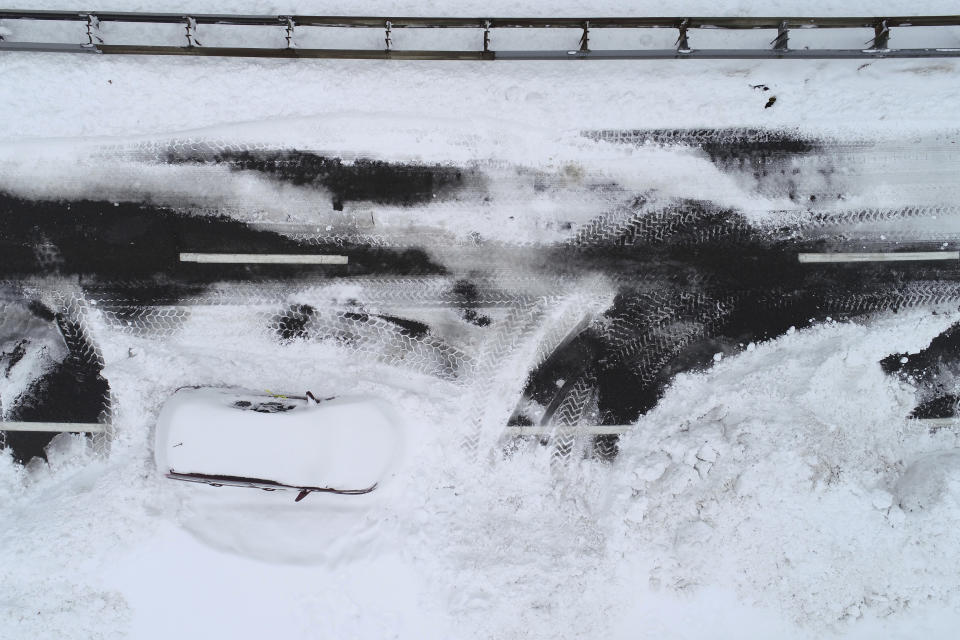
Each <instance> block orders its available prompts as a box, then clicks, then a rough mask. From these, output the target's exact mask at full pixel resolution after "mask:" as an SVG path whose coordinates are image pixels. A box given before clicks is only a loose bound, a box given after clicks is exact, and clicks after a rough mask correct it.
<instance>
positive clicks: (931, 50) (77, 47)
mask: <svg viewBox="0 0 960 640" xmlns="http://www.w3.org/2000/svg"><path fill="white" fill-rule="evenodd" d="M3 21H16V22H22V21H44V22H50V21H54V22H63V23H76V22H80V23H83V24H82V25H81V26H82V27H85V36H84V38H85V40H86V41H85V42H83V41H81V42H35V41H29V40H19V39H17V37H16V32H15V30H14V32H13V33H12V34H8V36H7V37H6V39H4V37H3V36H2V35H0V51H19V52H43V53H86V54H107V55H186V56H228V57H253V58H340V59H367V60H388V59H395V60H478V61H480V60H486V61H493V60H658V59H660V60H662V59H832V58H839V59H843V58H945V57H958V56H960V39H958V45H957V46H956V47H921V48H896V47H892V46H891V40H894V42H895V39H894V38H892V37H891V33H892V32H893V30H894V29H897V30H899V29H906V28H909V29H930V28H936V27H957V26H960V16H958V15H948V16H871V17H726V18H725V17H607V18H604V17H592V18H429V17H388V16H381V17H361V16H310V15H232V14H190V15H185V14H175V13H139V12H111V11H103V12H100V11H29V10H16V9H0V23H2V22H3ZM104 23H128V24H148V25H182V27H183V35H182V36H181V37H180V38H178V39H177V41H176V42H172V41H171V42H170V43H168V44H151V43H147V42H144V43H142V44H136V43H133V44H131V43H111V42H109V41H108V39H107V38H105V37H104V35H103V33H102V32H101V31H100V25H102V24H104ZM203 25H233V26H247V27H262V28H273V29H278V30H279V31H278V34H277V40H278V41H279V42H281V43H282V42H284V41H285V46H278V47H260V46H243V45H244V43H243V42H242V39H240V40H241V41H239V42H237V44H236V46H232V45H231V46H209V47H207V46H203V45H202V44H201V41H200V40H199V39H198V29H199V28H200V27H201V26H203ZM318 27H319V28H327V29H338V30H339V29H351V30H356V29H360V30H373V31H379V32H381V34H382V42H383V47H382V48H350V49H343V48H315V47H314V48H304V47H299V46H297V44H296V38H297V35H298V33H302V32H303V31H305V30H309V29H311V28H318ZM397 29H468V30H476V31H477V32H478V37H477V38H476V42H478V43H480V46H479V47H477V48H475V49H474V48H464V49H456V50H433V49H403V48H396V47H395V46H394V43H393V32H394V30H397ZM507 29H530V30H537V29H569V30H571V31H573V32H574V33H573V35H572V37H571V42H572V43H573V44H574V46H573V48H570V49H561V50H549V49H547V50H535V49H525V50H498V49H495V48H493V46H494V44H495V43H496V33H497V32H502V31H504V30H507ZM603 29H629V30H648V29H668V30H675V31H676V32H677V39H676V43H675V46H674V47H672V48H649V49H644V48H637V49H594V48H592V47H591V37H592V34H593V33H594V32H595V31H598V30H603ZM710 29H722V30H733V31H745V30H756V29H766V30H770V32H771V35H772V36H773V37H772V39H771V41H770V46H769V47H767V48H762V49H761V48H743V49H738V48H731V49H718V48H697V47H696V36H695V35H692V32H696V31H703V30H710ZM801 29H870V30H872V33H873V36H872V38H870V39H869V40H868V41H867V42H864V43H862V44H863V46H862V47H853V48H842V49H837V48H806V47H805V48H791V47H790V32H791V31H793V30H801ZM2 33H3V32H2V31H0V34H2ZM577 34H579V40H577V39H576V36H577Z"/></svg>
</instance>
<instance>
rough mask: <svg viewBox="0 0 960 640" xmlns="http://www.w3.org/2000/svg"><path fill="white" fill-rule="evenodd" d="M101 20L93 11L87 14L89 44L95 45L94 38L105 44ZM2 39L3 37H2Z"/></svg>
mask: <svg viewBox="0 0 960 640" xmlns="http://www.w3.org/2000/svg"><path fill="white" fill-rule="evenodd" d="M99 34H100V20H98V19H97V16H95V15H93V14H92V13H88V14H87V45H88V46H93V44H94V42H93V41H94V40H96V41H97V42H99V43H100V44H103V38H101V37H100V35H99ZM0 39H2V38H0Z"/></svg>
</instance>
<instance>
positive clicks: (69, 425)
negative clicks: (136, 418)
mask: <svg viewBox="0 0 960 640" xmlns="http://www.w3.org/2000/svg"><path fill="white" fill-rule="evenodd" d="M109 426H110V425H106V424H100V423H98V422H0V431H47V432H57V433H104V432H105V431H106V430H107V427H109Z"/></svg>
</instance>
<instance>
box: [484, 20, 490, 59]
mask: <svg viewBox="0 0 960 640" xmlns="http://www.w3.org/2000/svg"><path fill="white" fill-rule="evenodd" d="M483 52H484V53H489V52H490V21H489V20H486V21H485V22H484V23H483Z"/></svg>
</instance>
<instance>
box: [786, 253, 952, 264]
mask: <svg viewBox="0 0 960 640" xmlns="http://www.w3.org/2000/svg"><path fill="white" fill-rule="evenodd" d="M797 257H798V258H799V259H800V262H808V263H809V262H906V261H914V260H960V251H904V252H902V253H800V254H797Z"/></svg>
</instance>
